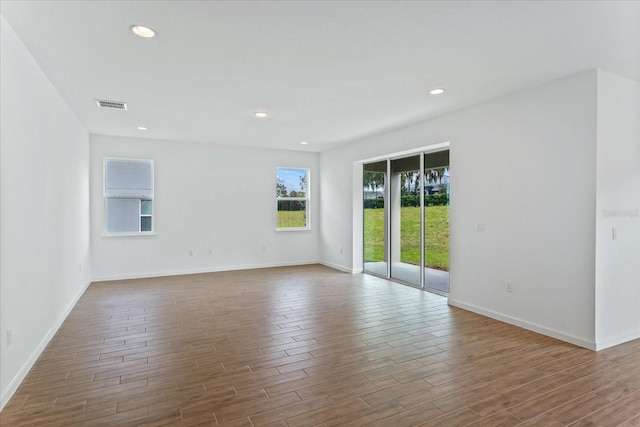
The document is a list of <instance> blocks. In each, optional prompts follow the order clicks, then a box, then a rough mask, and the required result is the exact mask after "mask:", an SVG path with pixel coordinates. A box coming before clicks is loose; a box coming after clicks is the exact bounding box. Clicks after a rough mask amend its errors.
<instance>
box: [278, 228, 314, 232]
mask: <svg viewBox="0 0 640 427" xmlns="http://www.w3.org/2000/svg"><path fill="white" fill-rule="evenodd" d="M276 231H285V232H288V231H311V228H309V227H290V228H276Z"/></svg>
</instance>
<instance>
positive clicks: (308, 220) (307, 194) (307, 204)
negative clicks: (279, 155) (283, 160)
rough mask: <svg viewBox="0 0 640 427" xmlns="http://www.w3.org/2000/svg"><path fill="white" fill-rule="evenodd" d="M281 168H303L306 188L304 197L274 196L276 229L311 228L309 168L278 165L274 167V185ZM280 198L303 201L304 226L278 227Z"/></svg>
mask: <svg viewBox="0 0 640 427" xmlns="http://www.w3.org/2000/svg"><path fill="white" fill-rule="evenodd" d="M281 169H290V170H303V171H305V176H306V189H305V197H280V196H276V231H308V230H311V215H310V212H311V208H310V207H311V169H309V168H301V167H292V166H278V167H277V168H276V185H277V183H278V172H279V171H280V170H281ZM282 200H290V201H303V202H305V218H306V224H305V226H304V227H278V203H279V202H280V201H282Z"/></svg>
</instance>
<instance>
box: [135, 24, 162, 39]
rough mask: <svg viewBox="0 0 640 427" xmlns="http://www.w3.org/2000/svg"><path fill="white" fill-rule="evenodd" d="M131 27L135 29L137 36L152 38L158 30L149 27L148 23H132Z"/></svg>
mask: <svg viewBox="0 0 640 427" xmlns="http://www.w3.org/2000/svg"><path fill="white" fill-rule="evenodd" d="M129 29H130V30H131V31H133V34H135V35H136V36H140V37H144V38H145V39H148V38H151V37H153V36H155V35H156V31H155V30H154V29H153V28H151V27H147V26H146V25H132V26H130V27H129Z"/></svg>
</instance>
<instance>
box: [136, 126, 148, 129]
mask: <svg viewBox="0 0 640 427" xmlns="http://www.w3.org/2000/svg"><path fill="white" fill-rule="evenodd" d="M136 129H138V130H149V128H148V127H146V126H136Z"/></svg>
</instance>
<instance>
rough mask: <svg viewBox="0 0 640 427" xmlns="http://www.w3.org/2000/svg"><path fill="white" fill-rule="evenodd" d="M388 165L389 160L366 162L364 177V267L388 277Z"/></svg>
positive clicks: (368, 271) (365, 269)
mask: <svg viewBox="0 0 640 427" xmlns="http://www.w3.org/2000/svg"><path fill="white" fill-rule="evenodd" d="M387 169H388V162H387V161H386V160H384V161H381V162H375V163H368V164H365V165H364V174H363V176H362V178H363V207H364V217H363V224H364V228H363V235H364V236H363V237H364V254H363V255H364V271H365V272H367V273H373V274H376V275H378V276H383V277H388V269H389V265H388V263H387V260H388V258H389V257H388V255H387V249H388V244H387V239H388V236H387V228H388V212H387V210H386V199H387V187H388V186H387Z"/></svg>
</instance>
